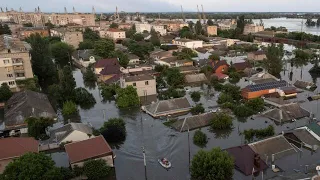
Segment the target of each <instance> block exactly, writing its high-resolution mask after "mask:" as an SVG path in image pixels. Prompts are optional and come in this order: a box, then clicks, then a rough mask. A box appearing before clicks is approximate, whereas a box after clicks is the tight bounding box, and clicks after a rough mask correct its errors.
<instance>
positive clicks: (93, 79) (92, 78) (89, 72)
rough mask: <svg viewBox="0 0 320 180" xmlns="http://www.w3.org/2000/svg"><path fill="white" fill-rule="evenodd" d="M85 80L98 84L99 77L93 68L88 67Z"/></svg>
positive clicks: (84, 75)
mask: <svg viewBox="0 0 320 180" xmlns="http://www.w3.org/2000/svg"><path fill="white" fill-rule="evenodd" d="M83 80H84V81H91V82H96V81H97V76H96V74H95V73H94V72H93V70H92V67H90V66H89V67H87V68H86V72H84V73H83Z"/></svg>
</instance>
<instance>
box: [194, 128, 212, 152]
mask: <svg viewBox="0 0 320 180" xmlns="http://www.w3.org/2000/svg"><path fill="white" fill-rule="evenodd" d="M207 142H208V138H207V135H206V134H205V133H203V132H202V131H201V130H197V131H196V132H195V133H194V136H193V143H194V144H195V145H197V146H199V147H201V148H202V147H205V146H206V144H207Z"/></svg>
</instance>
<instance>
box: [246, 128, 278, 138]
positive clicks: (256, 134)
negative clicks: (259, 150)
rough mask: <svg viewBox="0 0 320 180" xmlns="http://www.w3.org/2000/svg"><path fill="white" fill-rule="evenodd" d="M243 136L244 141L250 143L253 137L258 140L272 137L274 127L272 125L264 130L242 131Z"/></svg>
mask: <svg viewBox="0 0 320 180" xmlns="http://www.w3.org/2000/svg"><path fill="white" fill-rule="evenodd" d="M243 134H244V137H245V139H246V140H248V141H251V140H252V139H253V138H254V137H256V138H259V139H260V138H264V137H269V136H273V135H274V134H275V132H274V127H273V126H272V125H269V126H268V127H267V128H264V129H248V130H244V132H243Z"/></svg>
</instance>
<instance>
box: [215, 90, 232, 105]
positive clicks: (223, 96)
mask: <svg viewBox="0 0 320 180" xmlns="http://www.w3.org/2000/svg"><path fill="white" fill-rule="evenodd" d="M226 102H230V103H233V102H234V101H233V98H232V96H231V95H229V94H226V93H221V94H220V96H219V98H218V101H217V103H218V104H223V103H226Z"/></svg>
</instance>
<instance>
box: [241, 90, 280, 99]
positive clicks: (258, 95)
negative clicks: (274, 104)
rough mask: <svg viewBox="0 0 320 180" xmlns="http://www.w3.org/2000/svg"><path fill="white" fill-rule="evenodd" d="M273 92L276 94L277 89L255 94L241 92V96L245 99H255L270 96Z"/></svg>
mask: <svg viewBox="0 0 320 180" xmlns="http://www.w3.org/2000/svg"><path fill="white" fill-rule="evenodd" d="M271 92H275V89H267V90H261V91H255V92H246V91H241V96H242V97H243V98H244V99H254V98H258V97H261V96H263V95H266V94H270V93H271Z"/></svg>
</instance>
